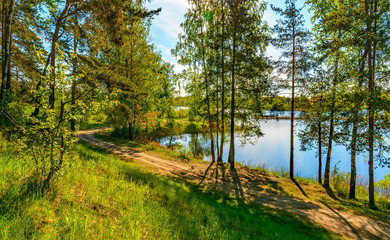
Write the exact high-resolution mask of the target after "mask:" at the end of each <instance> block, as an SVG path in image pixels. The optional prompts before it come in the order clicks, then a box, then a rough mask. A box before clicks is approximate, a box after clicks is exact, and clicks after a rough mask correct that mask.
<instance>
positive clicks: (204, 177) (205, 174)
mask: <svg viewBox="0 0 390 240" xmlns="http://www.w3.org/2000/svg"><path fill="white" fill-rule="evenodd" d="M214 163H215V162H211V163H210V165H209V166H208V167H207V169H206V171H205V172H204V174H203V176H202V180H201V181H200V184H202V183H203V182H204V180H205V179H206V178H207V174H208V173H209V171H210V169H211V167H212V166H213V165H214ZM217 169H218V167H217Z"/></svg>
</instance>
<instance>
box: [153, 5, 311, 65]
mask: <svg viewBox="0 0 390 240" xmlns="http://www.w3.org/2000/svg"><path fill="white" fill-rule="evenodd" d="M304 2H305V1H304V0H297V3H296V5H297V7H303V6H304ZM272 4H273V5H275V6H276V7H280V8H284V1H283V0H276V1H275V0H274V1H272ZM146 7H147V8H148V9H149V10H152V9H158V8H160V7H161V8H162V10H161V12H160V14H159V15H158V16H156V17H155V18H154V19H153V21H152V27H151V35H152V40H153V43H154V44H155V45H156V47H157V49H158V50H159V51H160V52H161V54H162V57H163V59H164V60H165V61H168V62H170V63H171V64H173V65H174V66H175V68H174V69H175V72H177V73H179V72H181V71H182V70H183V69H184V67H183V66H181V65H180V64H178V63H177V59H176V58H175V57H173V56H172V55H171V49H173V48H175V46H176V43H177V41H178V35H179V33H180V32H181V27H180V24H181V23H182V22H184V14H185V13H186V12H187V9H188V7H189V4H188V2H187V0H152V1H151V2H150V3H146ZM302 14H303V15H304V19H305V24H306V28H307V29H310V28H311V26H312V25H311V23H310V18H311V16H310V14H309V13H308V8H307V7H306V6H305V7H304V8H303V9H302ZM278 18H279V16H278V15H277V14H276V13H274V12H273V11H272V9H271V7H270V4H269V3H268V4H267V10H266V11H265V13H264V19H265V20H266V21H267V22H268V24H269V26H271V27H273V26H274V25H275V24H276V20H277V19H278ZM266 54H267V55H268V56H270V57H272V58H273V59H275V60H276V59H278V58H279V56H280V51H279V50H277V49H275V48H273V47H272V46H269V47H268V48H267V52H266Z"/></svg>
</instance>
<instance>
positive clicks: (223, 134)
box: [217, 0, 225, 165]
mask: <svg viewBox="0 0 390 240" xmlns="http://www.w3.org/2000/svg"><path fill="white" fill-rule="evenodd" d="M224 4H225V3H224V1H223V0H222V34H221V38H222V39H221V53H222V54H221V55H222V57H221V61H222V62H221V63H222V74H221V80H222V85H221V86H222V96H221V98H222V99H221V126H222V128H221V145H220V147H219V149H220V151H219V154H218V164H219V165H222V157H223V144H224V140H225V58H224V57H225V54H224V43H225V38H224V31H225V29H224V28H225V17H224V16H225V12H224ZM217 144H218V143H217Z"/></svg>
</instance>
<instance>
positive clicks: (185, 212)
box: [0, 143, 334, 239]
mask: <svg viewBox="0 0 390 240" xmlns="http://www.w3.org/2000/svg"><path fill="white" fill-rule="evenodd" d="M1 151H2V154H1V156H0V196H1V197H0V236H1V238H2V239H24V238H29V239H332V238H334V236H333V235H331V234H330V233H328V232H327V231H325V230H323V229H322V228H319V227H317V226H314V225H312V224H310V223H308V222H305V221H304V220H302V219H301V218H299V217H297V216H293V215H289V214H286V213H281V212H279V211H275V210H271V209H268V208H263V207H258V206H250V205H245V204H243V203H242V202H240V201H237V200H235V199H232V198H230V197H227V196H225V195H223V194H220V193H217V192H213V191H209V190H207V189H205V188H203V187H200V186H196V185H193V184H190V183H188V182H186V181H184V180H179V179H173V178H169V177H163V176H160V175H156V174H152V173H148V172H146V171H145V169H143V168H141V167H138V166H136V165H134V164H133V163H132V162H131V161H129V162H125V161H123V160H121V159H119V158H117V157H115V156H113V155H110V154H108V153H106V152H105V151H103V150H101V149H98V148H94V147H91V146H89V145H87V144H82V143H80V144H78V145H77V146H76V149H75V154H74V156H73V157H71V156H69V157H68V158H67V163H68V164H67V167H65V168H64V169H63V171H61V172H60V174H58V175H57V176H56V177H55V178H54V180H53V182H52V183H51V189H50V190H48V189H42V188H41V187H40V186H41V184H40V183H39V181H37V180H35V179H34V178H33V177H32V173H33V172H32V171H31V169H32V167H33V165H31V163H30V162H29V161H26V160H23V159H18V157H17V155H15V153H12V152H10V151H11V150H9V148H8V147H2V150H1Z"/></svg>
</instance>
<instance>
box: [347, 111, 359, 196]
mask: <svg viewBox="0 0 390 240" xmlns="http://www.w3.org/2000/svg"><path fill="white" fill-rule="evenodd" d="M353 115H354V116H353V118H354V122H353V126H352V139H351V178H350V180H349V199H355V198H356V196H355V189H356V140H357V132H358V123H357V120H355V119H357V118H358V117H357V113H353Z"/></svg>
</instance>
